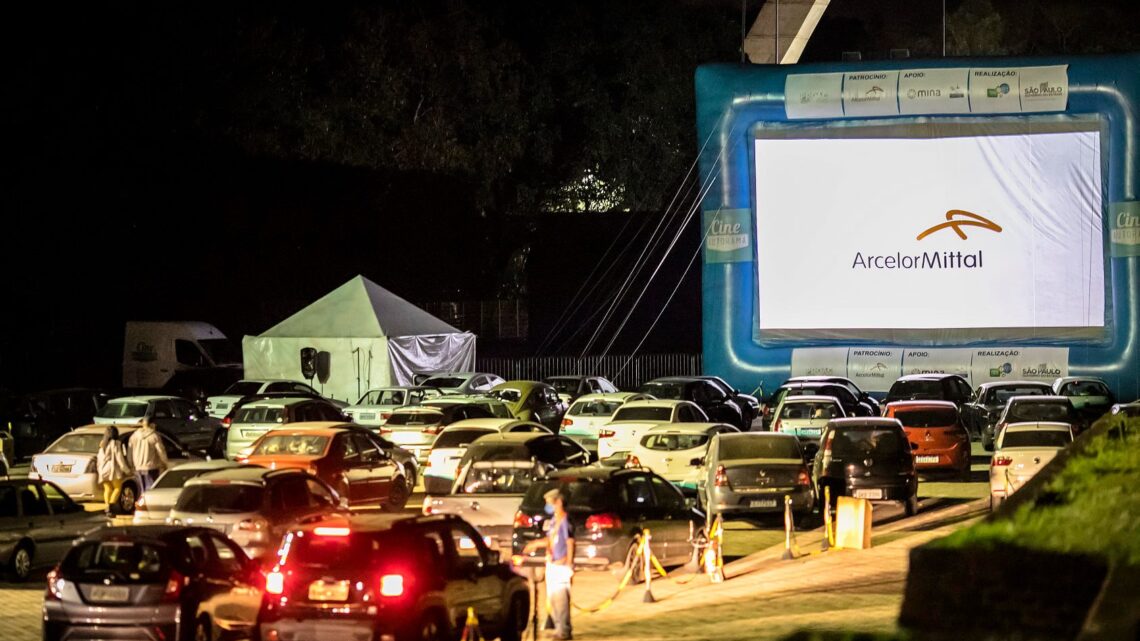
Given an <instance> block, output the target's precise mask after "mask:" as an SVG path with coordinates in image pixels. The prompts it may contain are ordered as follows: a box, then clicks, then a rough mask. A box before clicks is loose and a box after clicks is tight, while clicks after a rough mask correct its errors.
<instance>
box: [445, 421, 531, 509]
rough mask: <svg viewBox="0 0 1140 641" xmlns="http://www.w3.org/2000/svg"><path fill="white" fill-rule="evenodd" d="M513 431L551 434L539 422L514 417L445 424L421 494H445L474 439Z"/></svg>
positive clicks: (449, 489)
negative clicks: (423, 492)
mask: <svg viewBox="0 0 1140 641" xmlns="http://www.w3.org/2000/svg"><path fill="white" fill-rule="evenodd" d="M516 432H542V433H547V434H549V433H550V430H548V429H547V428H546V427H544V426H542V425H539V424H538V423H530V422H528V421H520V420H518V419H514V418H469V419H466V420H462V421H457V422H455V423H452V424H451V425H448V426H447V427H445V428H444V429H443V431H442V432H440V434H439V436H438V437H436V439H435V442H434V443H433V444H432V446H431V451H430V452H429V453H428V456H427V464H426V465H425V466H424V491H425V492H427V493H428V494H446V493H447V492H449V491H451V486H452V485H454V484H455V478H456V477H457V476H458V475H459V461H460V459H462V458H463V454H464V453H465V452H466V451H467V446H468V445H470V444H471V443H472V442H474V441H475V439H477V438H479V437H481V436H486V435H488V434H506V433H516Z"/></svg>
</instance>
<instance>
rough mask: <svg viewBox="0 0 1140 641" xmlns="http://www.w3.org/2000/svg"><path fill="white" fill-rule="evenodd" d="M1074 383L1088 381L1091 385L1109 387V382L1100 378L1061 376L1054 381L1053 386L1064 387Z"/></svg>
mask: <svg viewBox="0 0 1140 641" xmlns="http://www.w3.org/2000/svg"><path fill="white" fill-rule="evenodd" d="M1074 381H1087V382H1089V383H1102V384H1104V385H1105V386H1108V381H1106V380H1104V379H1103V378H1101V377H1099V376H1061V377H1060V378H1058V379H1057V380H1055V381H1053V385H1064V384H1065V383H1072V382H1074Z"/></svg>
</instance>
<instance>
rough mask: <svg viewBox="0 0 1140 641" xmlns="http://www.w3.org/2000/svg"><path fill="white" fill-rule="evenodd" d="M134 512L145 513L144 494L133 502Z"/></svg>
mask: <svg viewBox="0 0 1140 641" xmlns="http://www.w3.org/2000/svg"><path fill="white" fill-rule="evenodd" d="M135 510H136V511H137V510H143V511H145V510H146V495H145V494H143V495H142V496H140V497H139V498H138V500H137V501H135Z"/></svg>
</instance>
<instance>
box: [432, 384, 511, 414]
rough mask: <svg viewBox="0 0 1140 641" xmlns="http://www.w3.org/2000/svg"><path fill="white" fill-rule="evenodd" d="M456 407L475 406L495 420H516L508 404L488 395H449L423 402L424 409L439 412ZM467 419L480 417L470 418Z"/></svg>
mask: <svg viewBox="0 0 1140 641" xmlns="http://www.w3.org/2000/svg"><path fill="white" fill-rule="evenodd" d="M429 389H430V388H429ZM455 405H474V406H476V407H478V408H480V409H482V410H484V411H485V412H487V414H489V415H490V416H493V417H495V418H514V414H513V413H511V408H509V407H507V404H506V403H504V402H502V401H501V400H499V399H497V398H494V397H491V396H488V395H486V394H476V395H467V396H462V395H459V394H449V395H447V396H440V397H438V398H433V399H431V400H428V401H424V402H423V407H430V408H434V409H437V410H446V409H448V408H450V407H453V406H455ZM467 418H479V417H477V416H469V417H467Z"/></svg>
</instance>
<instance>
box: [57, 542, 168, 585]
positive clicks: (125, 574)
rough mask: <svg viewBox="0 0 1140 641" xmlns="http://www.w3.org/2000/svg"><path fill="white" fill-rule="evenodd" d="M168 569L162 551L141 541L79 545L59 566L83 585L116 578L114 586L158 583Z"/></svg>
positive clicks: (64, 572) (63, 571)
mask: <svg viewBox="0 0 1140 641" xmlns="http://www.w3.org/2000/svg"><path fill="white" fill-rule="evenodd" d="M165 569H166V563H165V562H164V561H163V554H162V549H161V548H160V547H159V546H157V545H153V544H150V543H143V542H139V541H118V540H116V541H88V542H84V543H80V544H79V545H77V546H75V547H74V548H72V549H71V551H70V552H68V553H67V556H66V557H64V559H63V562H62V563H61V564H60V570H61V571H62V573H63V575H64V576H66V577H68V578H70V579H72V580H75V581H77V582H80V583H94V582H96V581H99V580H101V579H103V578H109V577H114V579H115V583H157V582H159V581H161V580H162V578H163V574H164V571H165Z"/></svg>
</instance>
